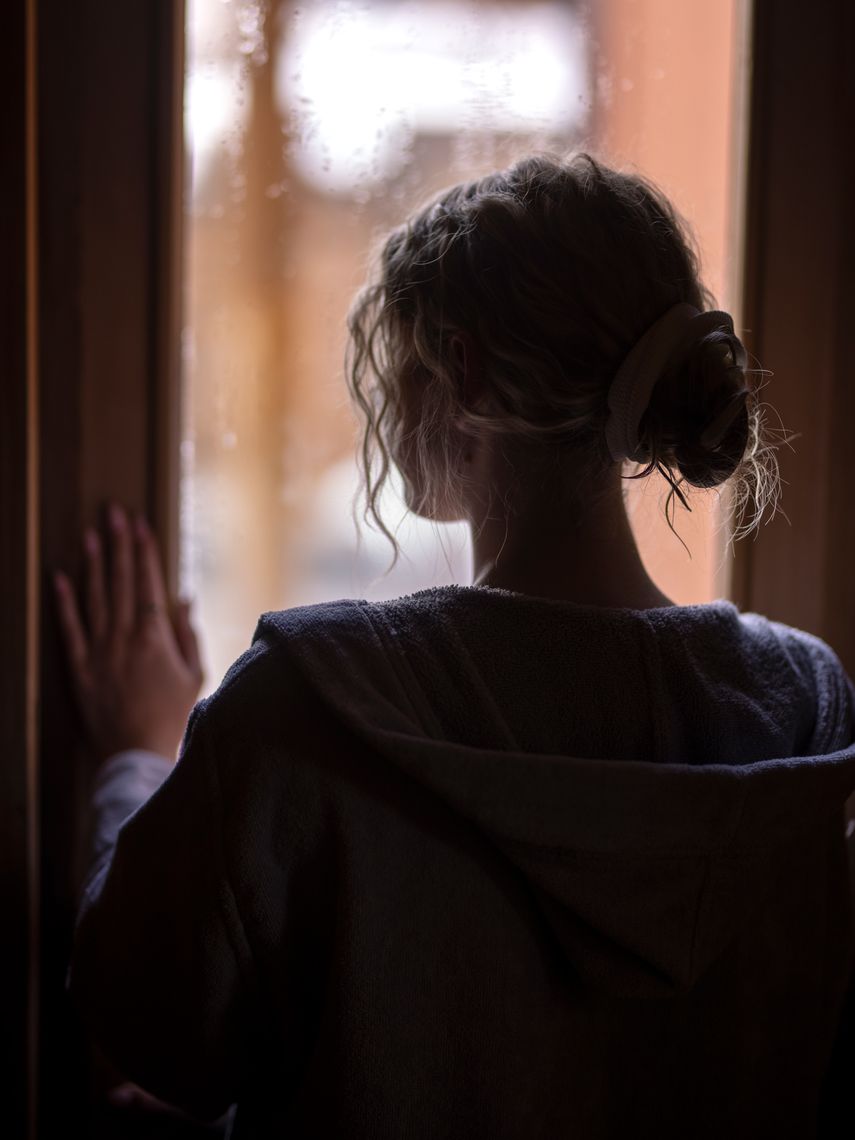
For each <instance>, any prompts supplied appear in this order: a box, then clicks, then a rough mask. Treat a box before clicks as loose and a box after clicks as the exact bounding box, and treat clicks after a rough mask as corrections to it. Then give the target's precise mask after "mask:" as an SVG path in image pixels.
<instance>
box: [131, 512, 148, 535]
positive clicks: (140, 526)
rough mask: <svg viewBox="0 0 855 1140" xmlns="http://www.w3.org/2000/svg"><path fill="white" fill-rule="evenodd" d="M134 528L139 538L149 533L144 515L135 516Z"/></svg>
mask: <svg viewBox="0 0 855 1140" xmlns="http://www.w3.org/2000/svg"><path fill="white" fill-rule="evenodd" d="M134 530H135V531H136V536H137V538H139V539H143V538H145V537H146V535H147V534H148V527H147V526H146V521H145V519H144V518H143V517H142V515H136V516H135V518H134Z"/></svg>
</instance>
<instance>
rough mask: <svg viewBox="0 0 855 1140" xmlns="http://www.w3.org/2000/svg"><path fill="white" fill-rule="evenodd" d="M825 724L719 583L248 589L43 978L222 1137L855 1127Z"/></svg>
mask: <svg viewBox="0 0 855 1140" xmlns="http://www.w3.org/2000/svg"><path fill="white" fill-rule="evenodd" d="M853 741H855V731H853V687H852V685H851V682H850V681H849V679H848V678H847V676H846V674H845V673H844V671H843V669H842V667H841V665H840V663H839V661H838V659H837V657H836V656H835V654H834V653H833V651H832V650H831V649H830V648H829V647H828V646H827V645H826V644H825V643H824V642H823V641H820V640H819V639H817V638H815V637H812V636H810V635H808V634H806V633H803V632H800V631H797V630H794V629H791V628H790V627H787V626H784V625H781V624H778V623H775V622H771V621H768V620H767V619H765V618H763V617H761V616H758V615H756V614H742V613H740V612H739V611H738V610H737V608H736V607H735V606H733V605H732V604H731V603H730V602H727V601H718V602H714V603H710V604H708V605H700V606H686V607H670V608H660V609H653V610H645V611H638V610H626V609H624V610H621V609H600V608H597V607H591V606H582V605H576V604H572V603H568V602H561V601H553V600H547V599H538V598H532V597H526V596H523V595H519V594H515V593H512V592H509V591H505V590H496V589H490V588H486V587H460V586H456V587H441V588H436V589H431V590H425V591H421V592H419V593H417V594H414V595H411V596H409V597H405V598H400V599H396V600H394V601H391V602H382V603H369V602H366V601H357V600H343V601H338V602H332V603H328V604H327V603H325V604H320V605H315V606H307V607H302V608H296V609H292V610H287V611H281V612H274V613H268V614H265V615H263V617H262V618H261V619H260V621H259V624H258V627H257V630H256V633H255V637H254V640H253V644H252V647H251V648H250V649H249V650H248V651H247V652H246V653H245V654H244V655H243V656H242V657H241V658H240V659H239V660H238V661H237V662H236V663H235V664H234V665H233V666H232V667H231V669H230V671H229V672H228V673H227V675H226V677H225V679H224V680H223V682H222V684H221V686H220V688H219V689H218V690H217V692H216V693H215V694H214V695H213V696H212V697H209V698H207V699H205V700H203V701H201V702H200V703H199V704H198V705H197V706H196V708H195V709H194V711H193V713H192V715H191V718H190V721H189V724H188V727H187V731H186V734H185V738H184V742H183V745H182V752H181V756H180V758H179V761H178V763H177V765H176V766H175V768H174V770H172V771H171V772H170V774H169V775H168V777H167V778H166V780H165V781H164V782H163V784H162V785H161V786H160V787H159V788H158V790H157V791H155V792H154V794H153V795H151V796H150V798H148V799H147V800H146V801H145V802H144V803H143V804H142V805H141V806H138V805H137V804H135V803H131V802H129V803H128V804H127V806H126V811H125V812H124V813H123V814H125V815H126V814H127V813H128V812H131V814H130V817H129V818H128V819H127V820H126V822H124V824H123V825H122V826H121V829H120V830H119V832H118V839H117V841H116V836H115V834H113V835H111V836H108V837H107V838H106V840H104V839H103V837H102V842H101V843H100V846H99V847H98V850H99V857H98V861H97V865H96V867H95V869H94V871H93V873H92V875H91V876H90V878H89V881H88V885H87V887H86V890H85V893H84V899H83V903H82V906H81V912H80V918H79V923H78V927H77V932H76V939H75V948H74V955H73V961H72V968H71V973H70V984H71V989H72V994H73V997H74V999H75V1000H76V1002H77V1004H78V1005H79V1007H80V1009H81V1011H82V1012H83V1014H84V1016H85V1018H86V1020H87V1022H88V1024H89V1026H90V1027H91V1030H92V1032H93V1034H94V1036H95V1037H96V1038H97V1039H98V1040H99V1041H100V1043H101V1044H102V1046H103V1047H104V1049H105V1050H106V1051H107V1053H108V1054H109V1055H110V1056H111V1057H112V1058H113V1059H114V1061H115V1062H116V1064H117V1065H118V1066H119V1068H120V1069H121V1070H122V1071H123V1072H124V1073H126V1074H127V1076H128V1077H129V1078H131V1079H133V1080H135V1081H136V1082H138V1083H139V1084H141V1085H142V1086H143V1087H145V1088H147V1089H149V1090H151V1091H152V1092H153V1093H155V1094H156V1095H158V1096H159V1097H161V1098H162V1099H164V1100H167V1101H170V1102H173V1103H175V1104H177V1105H180V1106H181V1107H183V1108H184V1109H186V1110H187V1111H189V1112H190V1113H192V1114H194V1115H197V1116H200V1117H204V1118H212V1117H215V1116H217V1115H219V1114H220V1113H222V1112H223V1111H224V1110H225V1109H227V1108H228V1106H230V1105H236V1106H237V1107H236V1110H235V1111H234V1117H233V1135H234V1136H235V1137H236V1138H237V1140H249V1138H257V1137H264V1138H265V1140H269V1138H273V1137H282V1138H283V1140H286V1138H290V1140H298V1138H299V1140H304V1138H309V1137H312V1138H315V1137H319V1138H320V1137H342V1138H348V1140H358V1138H363V1137H365V1138H372V1140H416V1138H418V1140H421V1138H425V1140H428V1138H430V1140H446V1138H452V1137H454V1138H459V1137H484V1138H485V1140H486V1138H490V1140H535V1138H544V1140H554V1138H564V1137H567V1138H570V1137H572V1138H580V1140H598V1138H607V1137H608V1138H611V1137H651V1138H652V1137H656V1138H657V1140H668V1138H672V1137H673V1138H678V1137H679V1138H680V1140H685V1138H691V1137H693V1138H702V1137H703V1138H706V1137H709V1138H711V1140H712V1138H715V1140H724V1138H728V1140H739V1138H742V1137H745V1138H749V1137H750V1138H751V1140H758V1138H761V1137H775V1138H777V1140H783V1138H789V1137H792V1138H794V1140H795V1138H798V1140H808V1138H810V1137H814V1136H823V1137H825V1136H837V1135H839V1136H850V1135H852V1134H855V1132H853V1130H852V1128H851V1127H849V1120H848V1118H846V1119H844V1118H843V1117H842V1116H841V1115H840V1113H839V1112H838V1109H839V1106H840V1105H844V1104H846V1102H847V1100H848V1099H849V1096H850V1089H853V1090H855V1079H853V1078H855V1069H853V1067H852V1053H851V1042H850V1038H851V1019H852V1017H853V1013H852V1011H851V1009H849V1011H848V1012H847V1009H848V1007H847V1005H846V1002H847V995H849V994H851V990H850V979H851V977H852V967H853V929H852V922H851V895H850V869H849V864H848V845H847V837H846V822H845V816H844V805H845V800H846V798H847V797H848V796H849V795H850V793H851V792H852V791H853V789H855V744H853ZM114 806H115V805H114ZM135 808H136V809H137V810H134V809H135ZM114 830H115V829H114ZM849 1000H850V1001H851V997H850V998H849ZM847 1111H851V1110H847Z"/></svg>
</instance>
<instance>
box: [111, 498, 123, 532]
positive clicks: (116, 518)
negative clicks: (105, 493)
mask: <svg viewBox="0 0 855 1140" xmlns="http://www.w3.org/2000/svg"><path fill="white" fill-rule="evenodd" d="M110 525H111V526H112V527H113V529H114V530H121V529H122V527H123V526H124V525H125V516H124V513H123V511H122V508H121V507H118V506H116V504H115V503H112V504H111V505H110Z"/></svg>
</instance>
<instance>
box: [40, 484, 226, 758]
mask: <svg viewBox="0 0 855 1140" xmlns="http://www.w3.org/2000/svg"><path fill="white" fill-rule="evenodd" d="M108 517H109V535H110V537H109V543H110V556H111V557H110V560H109V563H110V565H109V588H108V585H107V577H108V571H107V569H106V566H105V560H104V550H103V544H102V541H101V538H100V537H99V535H98V533H97V532H96V531H95V530H91V529H89V530H87V531H86V532H85V534H84V546H85V549H86V583H85V588H84V592H85V597H86V617H87V622H86V627H85V628H84V623H83V620H82V618H81V613H80V608H79V607H78V603H77V598H76V597H75V594H74V590H73V588H72V585H71V582H70V581H69V579H68V577H67V576H66V575H65V574H63V573H62V572H61V571H57V572H56V574H55V575H54V584H55V588H56V597H57V605H58V610H59V618H60V624H61V626H62V631H63V636H64V640H65V647H66V651H67V654H68V660H69V665H70V668H71V674H72V680H73V684H74V689H75V693H76V695H77V701H78V704H79V706H80V711H81V713H82V715H83V720H84V723H85V725H86V728H87V731H88V733H89V736H90V740H91V743H92V746H93V748H94V751H95V753H96V756H97V759H98V760H99V761H100V760H106V759H107V757H109V756H112V755H113V754H114V753H116V752H121V751H123V750H124V749H127V748H145V749H148V750H150V751H152V752H157V753H160V755H162V756H165V757H167V759H169V760H174V759H175V756H176V754H177V752H178V747H179V745H180V743H181V739H182V736H183V734H184V728H185V725H186V723H187V718H188V716H189V715H190V711H191V709H192V708H193V705H194V704H195V702H196V699H197V697H198V695H199V690H200V688H201V685H202V680H203V674H202V668H201V665H200V661H199V646H198V643H197V640H196V634H195V631H194V630H193V627H192V625H191V624H190V617H189V603H186V602H181V603H179V604H178V606H177V608H176V611H175V616H174V619H171V618H170V613H169V604H168V599H167V597H166V590H165V587H164V584H163V576H162V574H161V569H160V558H159V555H158V550H157V543H156V540H155V538H154V535H153V534H152V533H151V530H150V529H149V527H148V525H147V524H146V522H145V520H144V519H143V518H142V517H141V516H137V517H136V518H135V519H134V521H133V524H132V523H131V520H130V519H129V518H128V516H127V515H126V514H125V512H124V511H123V510H121V508H119V507H118V506H115V505H113V506H111V507H110V510H109V512H108Z"/></svg>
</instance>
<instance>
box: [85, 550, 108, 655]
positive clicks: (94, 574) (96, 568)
mask: <svg viewBox="0 0 855 1140" xmlns="http://www.w3.org/2000/svg"><path fill="white" fill-rule="evenodd" d="M83 546H84V549H85V551H86V599H87V601H86V610H87V615H88V617H89V635H90V637H91V638H92V640H93V641H102V640H103V639H104V637H105V636H106V634H107V629H108V626H109V616H108V612H107V592H106V589H105V585H104V550H103V547H102V545H101V539H100V538H99V537H98V533H97V531H95V530H93V529H92V528H91V527H87V529H86V530H85V532H84V534H83Z"/></svg>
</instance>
